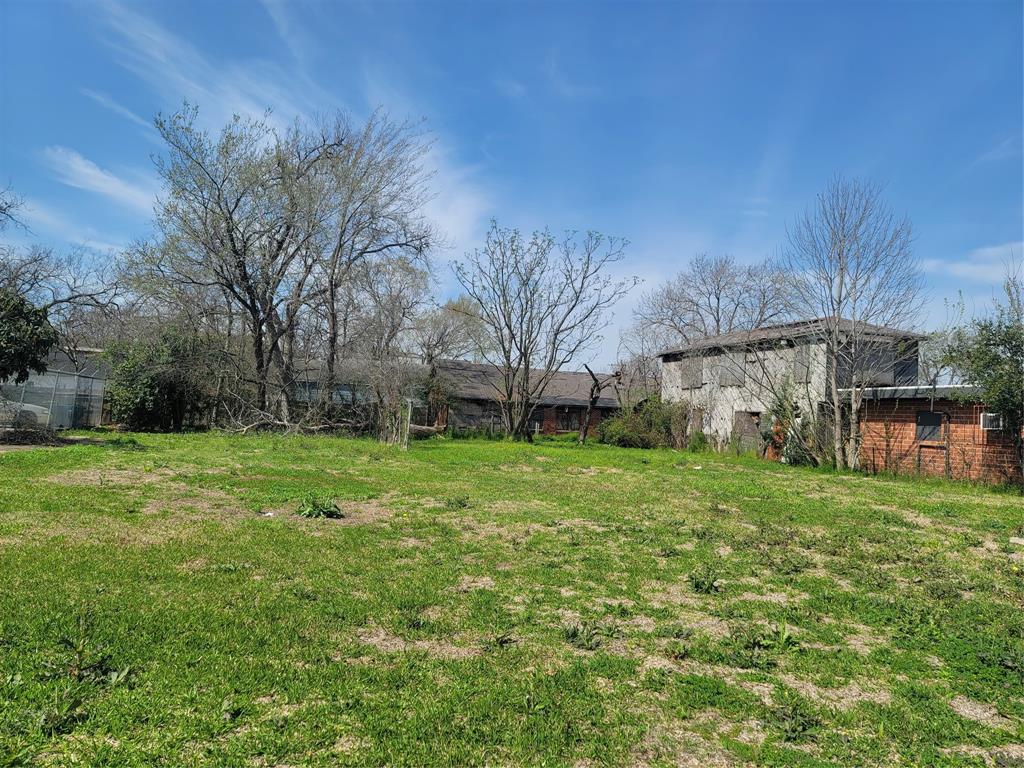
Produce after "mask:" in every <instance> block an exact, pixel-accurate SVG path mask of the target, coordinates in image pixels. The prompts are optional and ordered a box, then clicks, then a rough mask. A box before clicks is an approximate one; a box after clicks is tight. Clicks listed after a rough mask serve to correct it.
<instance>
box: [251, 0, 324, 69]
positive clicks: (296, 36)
mask: <svg viewBox="0 0 1024 768" xmlns="http://www.w3.org/2000/svg"><path fill="white" fill-rule="evenodd" d="M260 4H261V5H262V6H263V10H265V11H266V12H267V15H268V16H269V17H270V20H271V21H272V22H273V24H274V29H276V30H277V34H278V36H279V37H280V38H281V40H282V41H283V42H284V44H285V45H286V46H287V47H288V51H289V53H291V55H292V58H294V59H295V60H296V61H297V62H299V63H300V64H301V63H303V62H304V61H305V60H306V56H307V54H308V53H309V51H310V48H311V46H312V41H311V40H310V39H309V37H308V36H307V35H306V34H305V33H304V31H303V29H302V27H301V25H300V24H298V23H296V21H295V19H294V16H293V14H291V13H290V12H289V3H287V2H285V0H260Z"/></svg>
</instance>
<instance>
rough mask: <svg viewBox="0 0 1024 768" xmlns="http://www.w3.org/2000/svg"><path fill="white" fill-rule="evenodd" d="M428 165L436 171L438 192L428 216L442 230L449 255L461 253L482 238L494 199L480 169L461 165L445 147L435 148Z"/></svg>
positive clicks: (436, 145) (427, 212)
mask: <svg viewBox="0 0 1024 768" xmlns="http://www.w3.org/2000/svg"><path fill="white" fill-rule="evenodd" d="M426 165H427V167H428V168H432V169H433V170H434V176H433V192H434V195H433V197H432V198H431V200H430V201H429V202H428V203H427V206H426V215H427V217H428V218H429V219H430V220H431V221H433V222H434V223H435V224H436V226H437V227H438V229H439V230H440V231H441V233H442V235H443V237H444V239H445V244H446V245H447V246H448V250H449V252H450V253H449V255H451V256H455V257H457V256H461V255H462V254H463V253H464V252H465V251H467V250H470V249H471V248H472V247H473V246H474V245H475V244H477V243H478V242H479V241H480V240H482V238H483V231H484V227H485V225H486V221H487V215H488V212H489V211H491V210H493V207H494V200H493V199H492V197H491V195H490V193H489V192H488V191H487V190H486V189H485V188H484V186H483V184H482V183H481V182H480V180H479V178H478V177H477V172H476V170H475V169H474V168H471V167H467V166H460V165H459V164H457V163H456V162H455V161H454V158H453V156H452V154H451V152H450V151H448V150H446V149H445V148H444V147H442V146H440V145H438V144H435V145H434V146H433V147H431V150H430V152H429V153H428V154H427V157H426Z"/></svg>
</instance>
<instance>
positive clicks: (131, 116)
mask: <svg viewBox="0 0 1024 768" xmlns="http://www.w3.org/2000/svg"><path fill="white" fill-rule="evenodd" d="M79 93H81V94H82V95H83V96H85V97H87V98H89V99H92V100H93V101H95V102H96V103H97V104H99V105H100V106H101V107H103V108H104V109H108V110H110V111H111V112H113V113H114V114H115V115H119V116H120V117H123V118H124V119H125V120H127V121H129V122H131V123H135V125H137V126H139V127H141V128H143V129H144V133H145V134H146V136H147V137H148V138H152V139H155V138H157V132H156V128H154V127H153V123H152V122H150V121H149V120H146V119H145V118H143V117H140V116H139V115H138V114H136V113H135V112H133V111H132V110H130V109H128V107H126V106H124V105H123V104H119V103H118V102H116V101H114V99H113V98H111V97H110V96H108V95H107V94H105V93H102V92H100V91H94V90H92V89H91V88H81V89H80V90H79Z"/></svg>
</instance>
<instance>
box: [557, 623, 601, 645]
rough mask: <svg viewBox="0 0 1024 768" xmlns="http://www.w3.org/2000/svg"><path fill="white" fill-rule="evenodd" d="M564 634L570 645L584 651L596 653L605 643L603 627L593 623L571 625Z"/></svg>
mask: <svg viewBox="0 0 1024 768" xmlns="http://www.w3.org/2000/svg"><path fill="white" fill-rule="evenodd" d="M564 633H565V640H566V642H567V643H569V645H572V646H574V647H576V648H579V649H580V650H583V651H596V650H597V649H598V648H600V647H601V644H602V643H603V642H604V638H603V637H602V634H603V633H602V630H601V627H599V626H598V625H596V624H593V623H592V622H587V621H585V622H582V623H576V624H570V625H569V626H567V627H565V630H564Z"/></svg>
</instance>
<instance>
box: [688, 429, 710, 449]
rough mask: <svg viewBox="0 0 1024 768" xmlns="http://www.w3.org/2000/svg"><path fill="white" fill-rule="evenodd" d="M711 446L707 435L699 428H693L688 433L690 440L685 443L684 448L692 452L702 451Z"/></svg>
mask: <svg viewBox="0 0 1024 768" xmlns="http://www.w3.org/2000/svg"><path fill="white" fill-rule="evenodd" d="M710 448H711V443H710V441H709V440H708V436H707V435H705V434H704V432H703V431H701V430H699V429H698V430H695V431H694V432H692V433H690V442H689V443H688V444H687V446H686V449H687V450H688V451H691V452H693V453H704V452H706V451H708V450H709V449H710Z"/></svg>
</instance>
